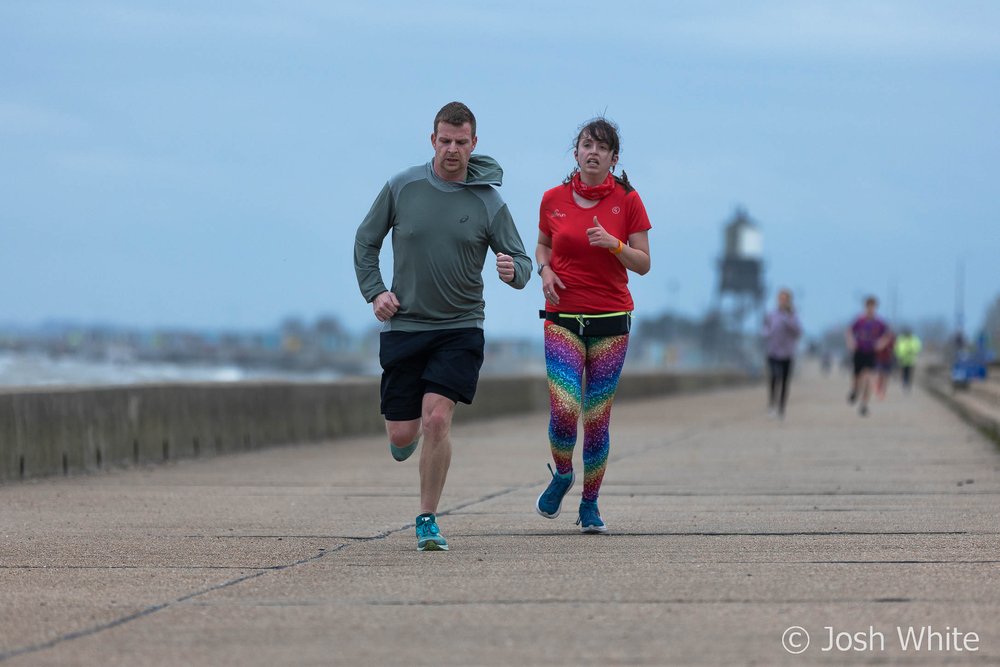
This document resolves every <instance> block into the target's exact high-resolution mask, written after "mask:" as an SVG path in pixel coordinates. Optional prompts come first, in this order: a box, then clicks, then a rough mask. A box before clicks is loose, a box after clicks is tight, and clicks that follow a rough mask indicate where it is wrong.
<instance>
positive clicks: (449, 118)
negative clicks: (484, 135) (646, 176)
mask: <svg viewBox="0 0 1000 667" xmlns="http://www.w3.org/2000/svg"><path fill="white" fill-rule="evenodd" d="M438 123H448V124H449V125H454V126H456V127H461V126H462V125H465V124H466V123H468V124H469V125H470V126H471V127H472V137H473V138H475V136H476V117H475V116H474V115H472V110H471V109H469V107H467V106H465V105H464V104H462V103H461V102H448V104H446V105H444V106H443V107H441V110H440V111H438V112H437V115H436V116H434V134H437V131H438Z"/></svg>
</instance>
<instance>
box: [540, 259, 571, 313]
mask: <svg viewBox="0 0 1000 667" xmlns="http://www.w3.org/2000/svg"><path fill="white" fill-rule="evenodd" d="M556 288H559V289H566V286H565V285H563V281H561V280H559V276H557V275H556V274H555V271H553V270H552V269H550V268H549V267H548V266H546V267H545V268H544V269H542V295H543V296H544V297H545V300H546V301H548V302H549V303H551V304H552V305H554V306H558V305H559V292H557V291H556Z"/></svg>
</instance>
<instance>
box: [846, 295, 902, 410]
mask: <svg viewBox="0 0 1000 667" xmlns="http://www.w3.org/2000/svg"><path fill="white" fill-rule="evenodd" d="M877 309H878V299H876V298H875V297H873V296H870V297H868V298H867V299H865V312H864V314H863V315H861V317H859V318H858V319H856V320H854V324H852V325H851V327H850V328H849V329H848V330H847V348H848V349H849V350H853V351H854V379H853V381H852V383H851V393H850V394H848V395H847V402H848V403H850V404H851V405H853V404H854V401H856V400H857V399H858V394H859V393H860V395H861V404H860V405H859V407H858V414H860V415H861V416H862V417H865V416H867V415H868V399H869V397H870V396H871V374H872V371H874V369H875V360H876V356H877V353H878V352H879V350H881V349H883V348H884V347H885V346H886V345H888V344H889V341H890V340H891V339H892V332H891V331H890V330H889V327H888V326H887V325H886V323H885V322H883V321H882V320H880V319H879V318H878V317H877V316H876V315H875V311H876V310H877Z"/></svg>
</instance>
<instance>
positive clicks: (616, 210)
mask: <svg viewBox="0 0 1000 667" xmlns="http://www.w3.org/2000/svg"><path fill="white" fill-rule="evenodd" d="M611 212H612V213H614V214H615V215H618V214H619V213H621V212H622V208H621V206H615V207H614V208H613V209H611Z"/></svg>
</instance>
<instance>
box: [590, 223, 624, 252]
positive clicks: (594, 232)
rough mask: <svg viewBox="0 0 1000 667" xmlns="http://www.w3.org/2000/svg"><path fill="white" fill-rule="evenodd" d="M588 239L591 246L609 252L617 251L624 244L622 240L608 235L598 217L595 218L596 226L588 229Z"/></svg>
mask: <svg viewBox="0 0 1000 667" xmlns="http://www.w3.org/2000/svg"><path fill="white" fill-rule="evenodd" d="M587 239H588V240H589V241H590V245H592V246H595V247H598V248H607V249H608V250H612V249H615V248H617V247H618V245H619V244H620V243H622V241H621V240H620V239H616V238H615V237H614V236H612V235H611V234H608V232H607V230H605V229H604V227H601V223H600V222H599V221H598V220H597V216H596V215H595V216H594V226H593V227H590V228H589V229H587Z"/></svg>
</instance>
